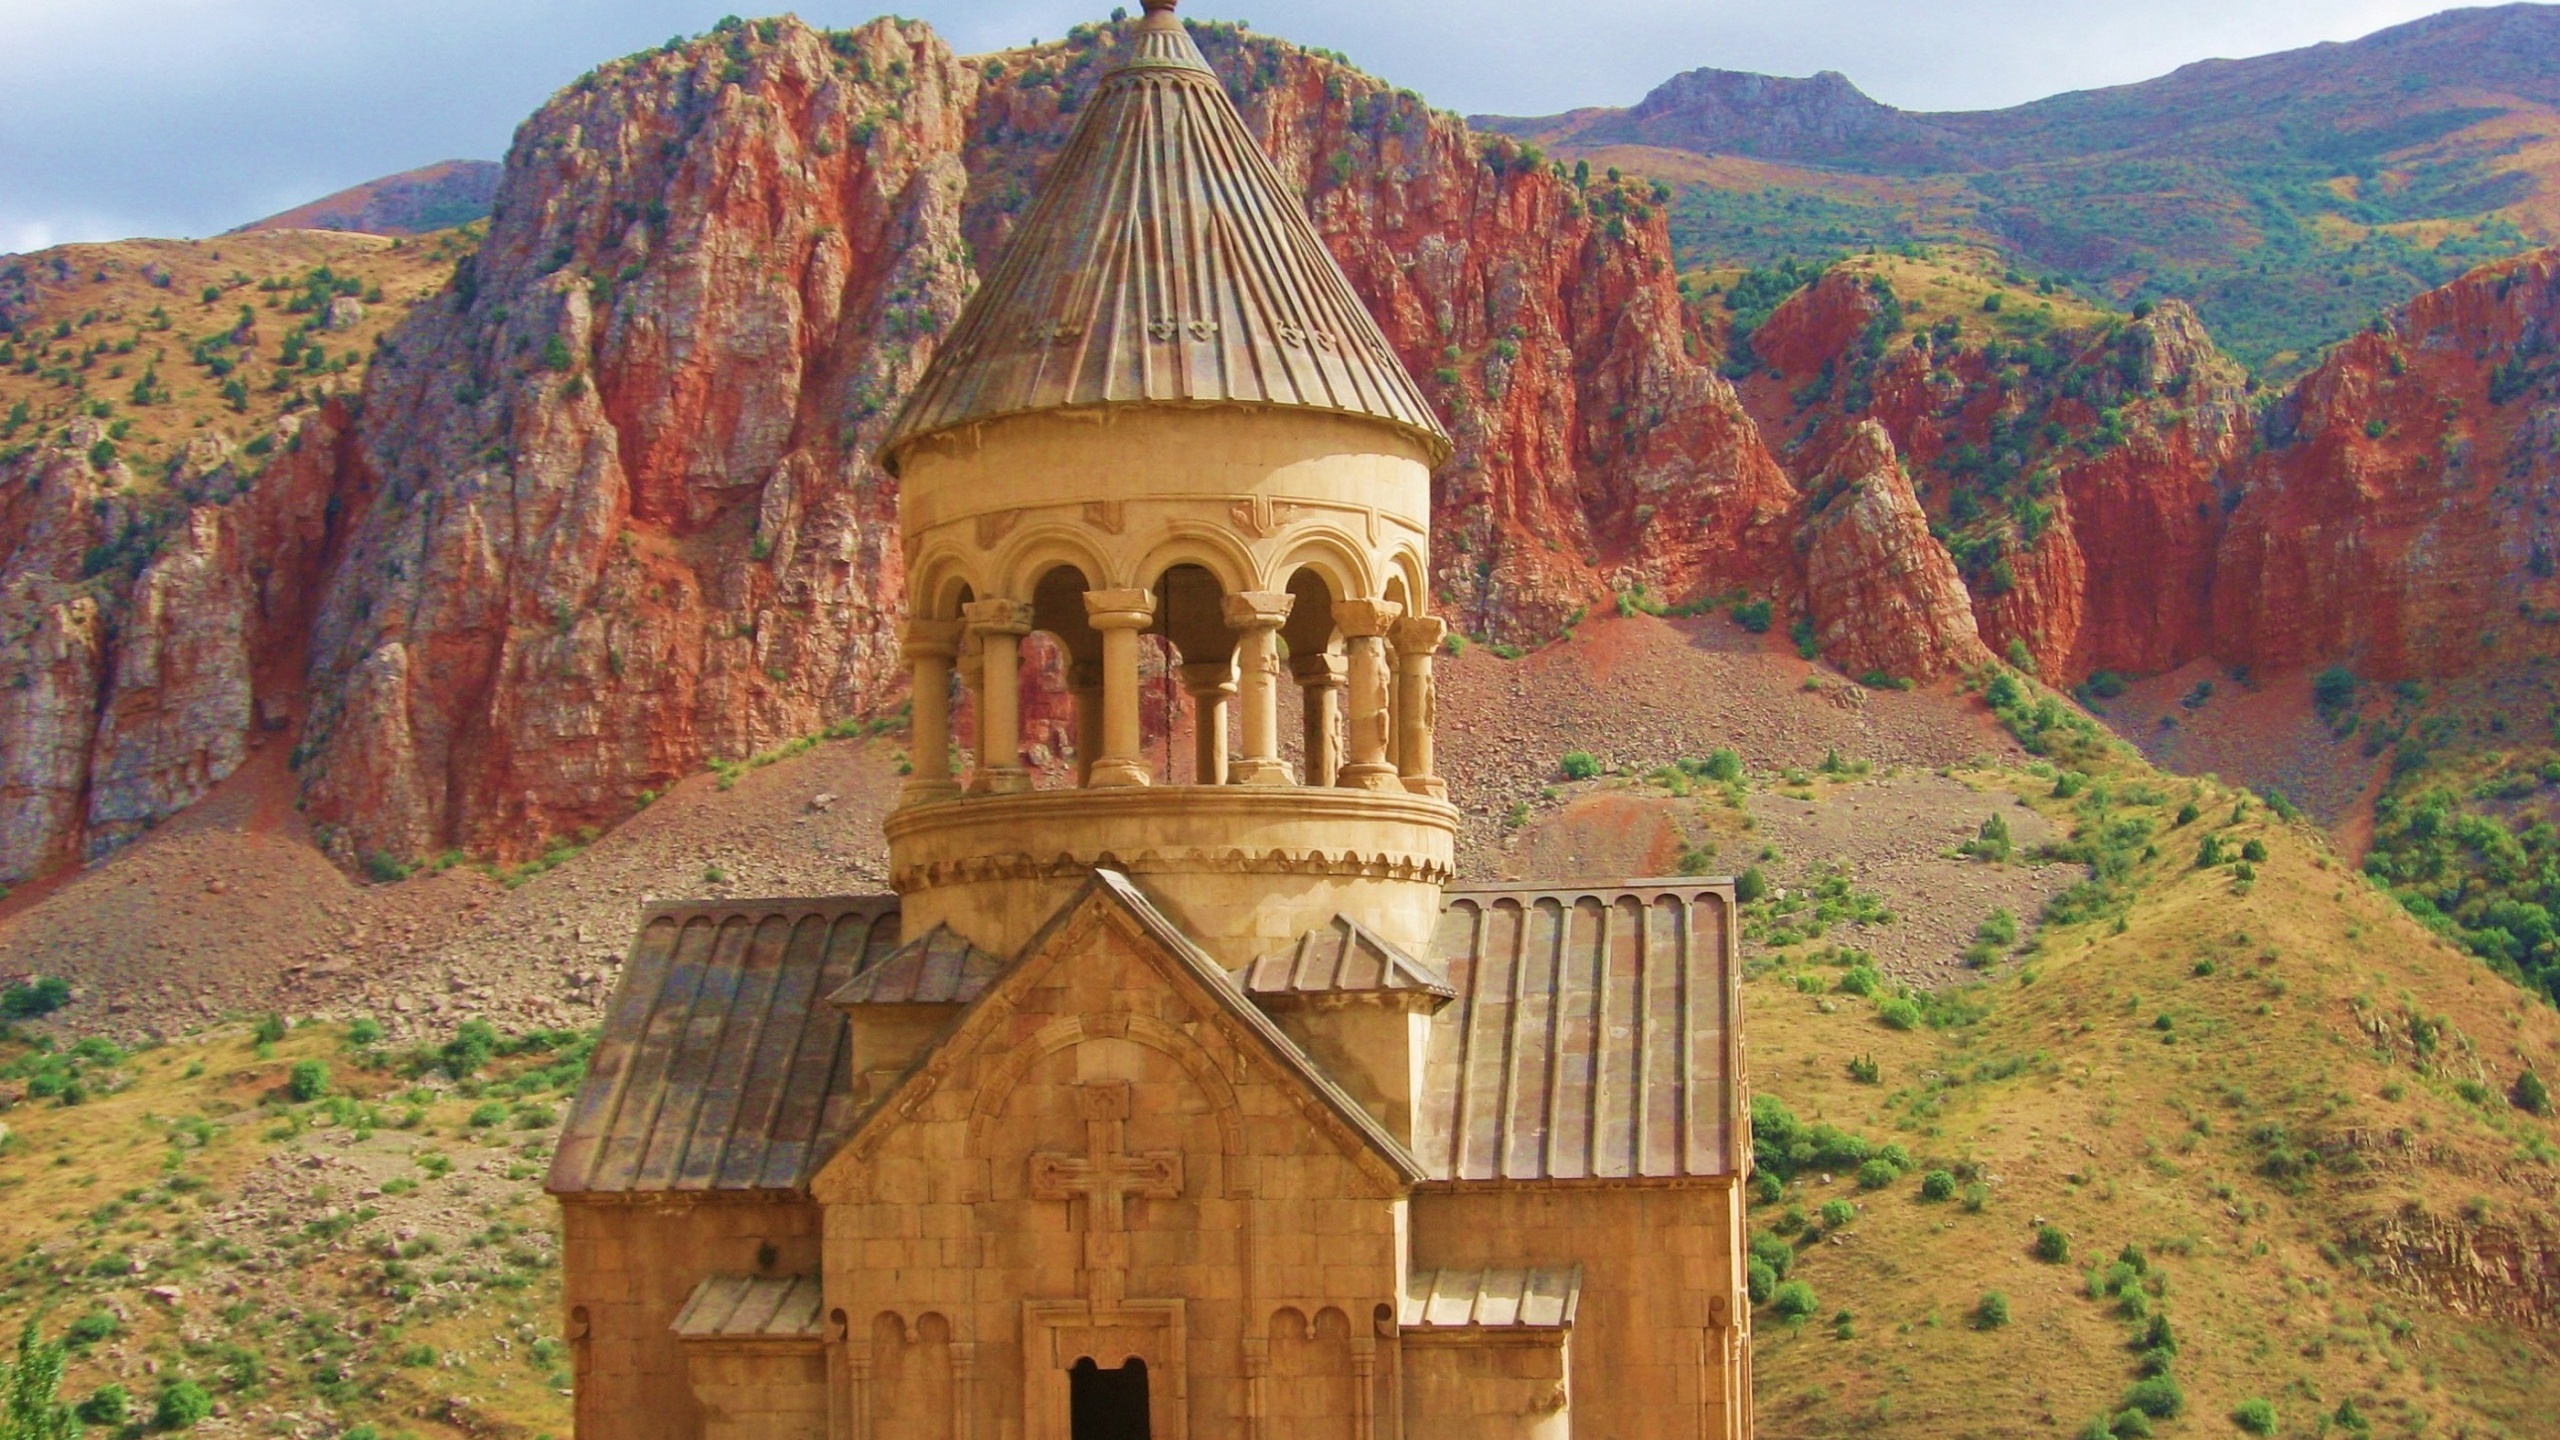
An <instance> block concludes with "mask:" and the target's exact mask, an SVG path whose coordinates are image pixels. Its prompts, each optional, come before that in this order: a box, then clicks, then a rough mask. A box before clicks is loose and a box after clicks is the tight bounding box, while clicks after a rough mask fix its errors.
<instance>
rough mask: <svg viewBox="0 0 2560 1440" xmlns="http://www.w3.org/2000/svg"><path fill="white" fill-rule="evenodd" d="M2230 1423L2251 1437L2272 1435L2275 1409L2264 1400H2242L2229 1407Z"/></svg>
mask: <svg viewBox="0 0 2560 1440" xmlns="http://www.w3.org/2000/svg"><path fill="white" fill-rule="evenodd" d="M2231 1423H2232V1424H2234V1425H2237V1426H2239V1427H2240V1428H2241V1429H2243V1430H2246V1431H2248V1432H2249V1433H2250V1434H2252V1435H2273V1434H2274V1433H2276V1407H2274V1406H2273V1405H2270V1404H2268V1403H2267V1402H2266V1401H2264V1400H2243V1401H2241V1402H2240V1403H2239V1404H2237V1405H2235V1406H2233V1407H2231Z"/></svg>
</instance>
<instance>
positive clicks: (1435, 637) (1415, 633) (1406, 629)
mask: <svg viewBox="0 0 2560 1440" xmlns="http://www.w3.org/2000/svg"><path fill="white" fill-rule="evenodd" d="M1394 634H1395V642H1396V649H1397V650H1398V651H1400V652H1402V653H1403V654H1405V655H1406V656H1415V655H1429V654H1431V653H1432V652H1433V651H1435V650H1438V649H1439V648H1440V642H1441V641H1442V640H1445V639H1447V638H1448V635H1449V622H1448V621H1446V620H1443V619H1441V618H1440V617H1439V616H1437V615H1409V616H1407V617H1405V618H1404V619H1402V620H1399V621H1397V622H1396V624H1395V631H1394Z"/></svg>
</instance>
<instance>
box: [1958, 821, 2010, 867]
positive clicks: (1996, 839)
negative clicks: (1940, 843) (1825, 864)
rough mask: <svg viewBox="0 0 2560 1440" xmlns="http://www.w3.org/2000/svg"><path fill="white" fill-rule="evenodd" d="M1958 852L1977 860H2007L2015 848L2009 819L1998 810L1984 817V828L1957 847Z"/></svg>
mask: <svg viewBox="0 0 2560 1440" xmlns="http://www.w3.org/2000/svg"><path fill="white" fill-rule="evenodd" d="M1957 848H1958V852H1959V853H1961V854H1965V855H1970V856H1972V857H1973V858H1974V859H1976V860H2006V859H2008V858H2009V856H2010V854H2011V852H2012V851H2013V850H2014V848H2015V847H2014V845H2013V844H2012V842H2011V840H2010V838H2009V821H2008V819H2007V817H2005V816H2003V815H2001V814H2000V813H1999V812H1998V811H1996V810H1995V811H1993V812H1992V813H1991V814H1989V815H1986V816H1984V817H1983V820H1982V828H1981V829H1979V830H1977V831H1975V832H1974V836H1973V838H1972V839H1970V840H1967V841H1966V842H1964V844H1963V845H1961V846H1959V847H1957Z"/></svg>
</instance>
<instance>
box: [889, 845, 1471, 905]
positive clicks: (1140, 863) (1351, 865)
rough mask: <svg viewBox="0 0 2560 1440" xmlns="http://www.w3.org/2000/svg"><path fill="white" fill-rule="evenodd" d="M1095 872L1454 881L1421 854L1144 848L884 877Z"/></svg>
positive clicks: (981, 859)
mask: <svg viewBox="0 0 2560 1440" xmlns="http://www.w3.org/2000/svg"><path fill="white" fill-rule="evenodd" d="M1096 866H1105V867H1108V868H1110V869H1114V870H1120V871H1124V872H1126V873H1128V874H1132V875H1151V874H1161V873H1165V872H1174V871H1178V872H1181V873H1184V874H1192V875H1198V874H1212V875H1322V876H1334V877H1338V878H1339V877H1353V878H1358V879H1363V880H1392V881H1399V882H1404V883H1408V884H1419V885H1446V884H1448V883H1449V882H1450V881H1451V880H1453V879H1455V878H1457V871H1456V870H1455V868H1454V867H1452V866H1451V865H1449V864H1448V863H1447V862H1445V861H1440V860H1435V859H1432V858H1431V857H1429V856H1424V855H1395V854H1387V853H1378V854H1367V855H1364V854H1360V853H1358V852H1356V851H1348V850H1346V851H1342V852H1339V853H1328V852H1326V851H1323V850H1316V849H1310V850H1302V851H1291V850H1263V851H1253V850H1244V849H1235V848H1223V849H1211V848H1205V847H1204V848H1199V849H1147V850H1140V851H1135V852H1132V853H1129V854H1125V855H1124V854H1121V853H1119V852H1116V851H1112V850H1107V849H1105V850H1098V851H1095V852H1094V853H1091V854H1087V855H1076V854H1072V853H1066V852H1061V853H1059V854H1055V855H1050V856H1046V857H1042V856H1038V855H1031V854H1025V853H1023V852H1020V851H1016V852H1013V853H1010V854H999V855H971V856H967V857H965V858H963V859H958V860H947V861H935V862H930V863H927V864H922V865H909V866H904V867H901V868H899V869H896V870H893V871H891V872H890V875H889V884H890V886H891V888H893V889H895V890H897V891H898V892H899V893H900V894H905V893H908V892H910V891H915V890H933V889H939V888H940V887H942V886H945V885H972V884H984V883H987V882H990V881H1018V880H1081V879H1082V878H1083V877H1084V876H1086V875H1088V874H1090V873H1091V872H1092V871H1093V869H1094V867H1096Z"/></svg>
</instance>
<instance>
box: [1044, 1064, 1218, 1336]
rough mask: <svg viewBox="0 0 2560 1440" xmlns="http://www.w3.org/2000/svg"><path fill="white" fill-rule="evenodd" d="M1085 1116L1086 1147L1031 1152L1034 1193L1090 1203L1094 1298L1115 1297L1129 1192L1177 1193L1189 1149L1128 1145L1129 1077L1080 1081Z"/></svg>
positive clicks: (1087, 1230)
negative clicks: (1139, 1149)
mask: <svg viewBox="0 0 2560 1440" xmlns="http://www.w3.org/2000/svg"><path fill="white" fill-rule="evenodd" d="M1076 1110H1077V1112H1078V1113H1079V1114H1080V1115H1081V1116H1082V1117H1083V1119H1084V1154H1082V1155H1060V1154H1056V1153H1054V1152H1045V1151H1044V1152H1042V1153H1040V1154H1036V1155H1033V1156H1032V1157H1031V1197H1032V1198H1033V1199H1035V1200H1074V1199H1078V1198H1082V1199H1083V1201H1084V1202H1085V1206H1084V1268H1085V1271H1086V1280H1087V1283H1088V1284H1089V1285H1090V1286H1091V1295H1092V1298H1093V1299H1095V1300H1097V1301H1103V1302H1109V1303H1116V1302H1117V1301H1118V1300H1119V1298H1120V1296H1119V1290H1120V1286H1121V1283H1122V1278H1123V1274H1124V1272H1126V1271H1127V1269H1128V1268H1129V1246H1128V1240H1129V1237H1128V1233H1127V1225H1128V1202H1129V1197H1130V1196H1133V1195H1135V1196H1139V1197H1142V1198H1144V1199H1149V1200H1172V1199H1176V1198H1178V1197H1179V1196H1180V1195H1181V1194H1182V1152H1181V1151H1179V1150H1150V1151H1147V1152H1145V1153H1143V1154H1137V1155H1132V1154H1129V1153H1128V1152H1127V1151H1125V1150H1123V1149H1122V1148H1121V1147H1122V1144H1123V1140H1122V1134H1121V1127H1122V1126H1123V1125H1125V1124H1126V1123H1127V1122H1128V1119H1129V1084H1128V1082H1127V1081H1125V1080H1110V1081H1101V1082H1097V1083H1094V1084H1089V1085H1078V1086H1077V1087H1076Z"/></svg>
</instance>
